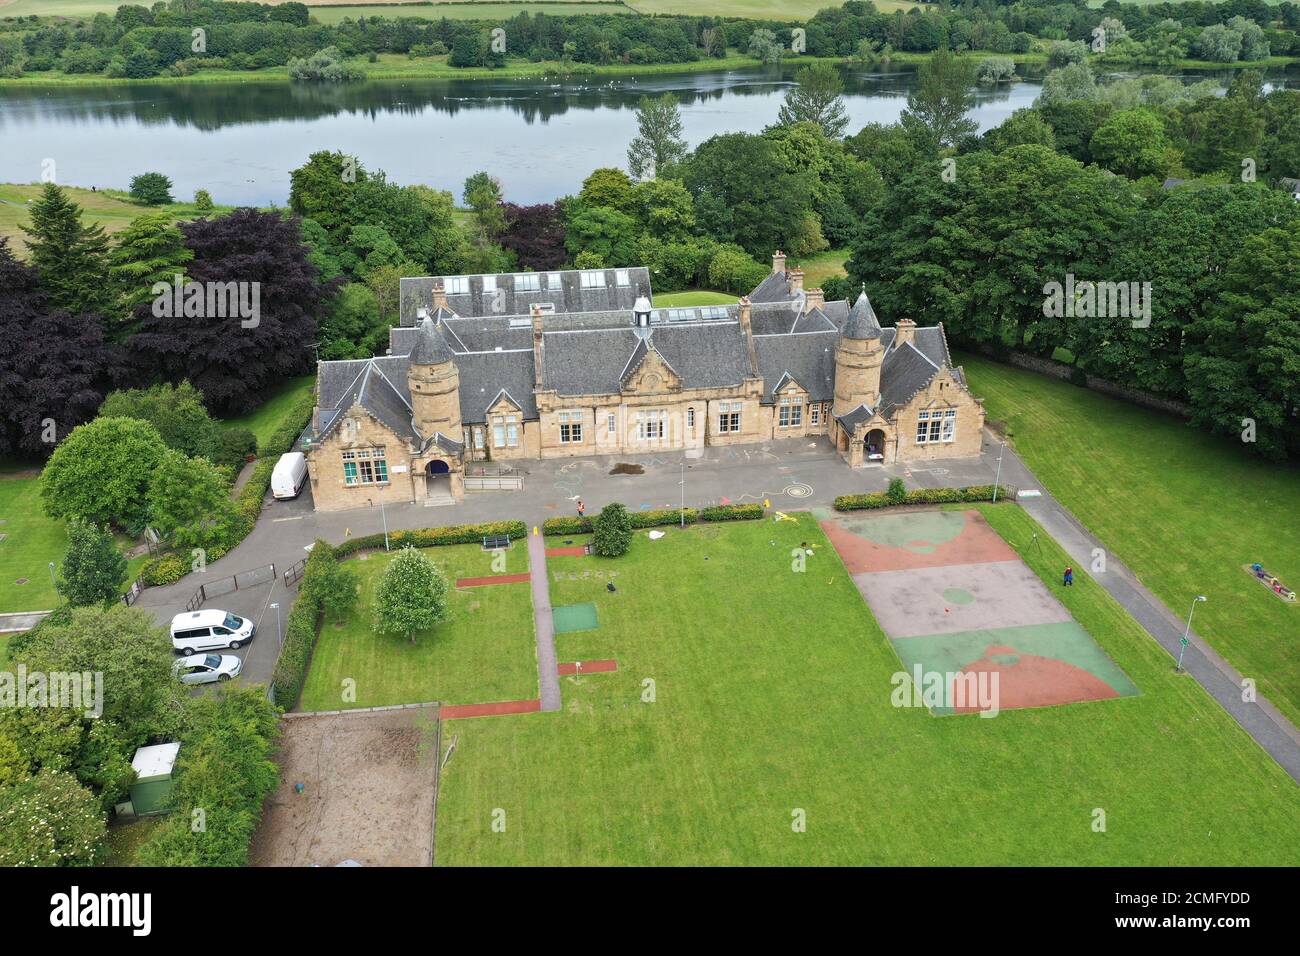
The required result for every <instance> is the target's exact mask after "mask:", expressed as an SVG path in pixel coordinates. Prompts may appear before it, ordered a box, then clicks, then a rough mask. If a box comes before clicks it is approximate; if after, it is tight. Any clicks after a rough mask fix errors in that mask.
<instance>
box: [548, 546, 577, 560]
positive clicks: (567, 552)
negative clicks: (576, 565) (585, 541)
mask: <svg viewBox="0 0 1300 956" xmlns="http://www.w3.org/2000/svg"><path fill="white" fill-rule="evenodd" d="M586 554H587V549H586V548H584V547H582V546H581V545H579V546H578V547H576V548H547V549H546V556H547V557H548V558H581V557H584V556H585V555H586Z"/></svg>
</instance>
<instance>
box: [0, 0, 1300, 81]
mask: <svg viewBox="0 0 1300 956" xmlns="http://www.w3.org/2000/svg"><path fill="white" fill-rule="evenodd" d="M1106 20H1122V21H1123V22H1124V23H1126V24H1127V25H1128V28H1127V32H1126V34H1125V35H1123V36H1119V35H1114V33H1113V31H1112V30H1105V31H1104V32H1105V36H1106V39H1107V40H1108V41H1110V50H1109V55H1110V57H1111V59H1112V61H1113V62H1150V63H1163V62H1166V61H1167V60H1168V58H1169V57H1171V56H1173V57H1175V58H1182V57H1186V56H1194V57H1198V58H1201V59H1208V60H1213V61H1218V62H1235V61H1237V60H1239V59H1240V60H1253V59H1259V58H1262V57H1267V56H1268V55H1270V53H1271V54H1272V55H1294V54H1300V33H1298V32H1297V31H1300V6H1298V5H1297V4H1295V3H1293V2H1290V0H1287V2H1284V3H1281V4H1279V5H1277V6H1271V5H1269V4H1267V3H1265V2H1263V0H1228V2H1223V3H1203V2H1192V3H1180V4H1169V3H1161V4H1153V5H1149V6H1138V5H1134V4H1119V3H1116V2H1115V0H1109V2H1107V3H1106V5H1105V6H1104V7H1102V8H1101V9H1093V8H1090V7H1089V6H1088V4H1087V2H1086V0H1072V2H1051V0H1017V2H1015V3H1008V4H989V3H985V2H977V0H964V2H962V3H960V4H953V5H950V6H942V7H929V8H920V7H917V8H913V9H911V10H908V11H905V12H904V11H895V12H892V13H883V12H881V11H879V10H878V9H877V8H876V7H875V5H874V4H872V3H870V2H869V0H848V2H846V3H844V4H843V5H842V6H839V7H830V8H827V9H824V10H821V11H819V12H818V13H817V14H816V15H815V16H813V17H812V18H810V19H809V20H807V21H804V22H802V23H798V22H785V21H777V20H765V19H760V18H728V17H716V16H676V15H673V16H653V17H651V16H641V15H632V14H597V15H561V16H555V15H551V14H546V13H538V14H531V13H529V12H526V11H525V12H522V13H519V14H517V15H515V16H512V17H509V18H506V19H501V20H448V19H446V18H441V19H438V18H433V17H430V18H427V19H426V18H422V17H393V18H386V17H384V16H383V15H382V13H381V14H378V15H375V16H362V17H357V18H355V19H351V18H349V19H345V20H343V21H342V22H340V23H338V24H334V25H326V24H322V23H319V22H316V21H314V20H312V19H311V16H310V10H309V8H308V7H306V6H304V5H303V4H301V3H297V2H291V3H284V4H280V5H276V6H271V5H267V4H257V3H244V2H226V0H171V2H169V3H168V2H160V3H155V4H154V5H153V6H151V7H145V6H140V5H134V4H131V5H124V6H121V7H119V8H118V9H117V11H116V12H115V13H114V14H113V15H112V16H109V15H107V14H102V13H101V14H96V15H95V16H94V17H91V18H89V19H68V20H59V21H51V20H43V19H40V18H37V17H35V16H29V17H18V18H6V19H4V20H0V78H3V77H17V76H22V75H24V74H25V73H43V72H49V71H55V70H57V71H61V72H63V73H65V74H101V75H106V76H110V77H124V78H143V77H150V76H158V75H171V76H185V75H189V74H191V73H193V72H194V71H196V70H200V69H231V70H253V69H265V68H269V67H278V66H286V65H288V66H291V67H292V70H291V73H292V75H294V76H296V77H298V78H301V79H318V80H345V79H351V78H359V77H361V76H362V75H363V73H362V72H361V71H360V70H358V69H356V68H355V67H350V66H348V65H347V64H346V63H345V62H344V61H346V60H347V59H348V58H352V57H358V56H365V57H367V58H370V59H372V60H373V59H375V58H377V57H378V55H379V54H402V55H406V56H409V57H412V58H421V57H442V56H445V57H447V63H448V64H449V65H451V66H453V67H476V68H498V67H503V66H505V64H506V63H507V61H508V59H516V60H527V61H532V62H542V61H548V62H559V63H562V64H564V65H565V67H566V68H567V69H570V70H574V71H581V70H583V69H590V68H594V67H596V66H601V65H607V64H612V63H624V64H656V63H694V62H707V60H709V59H716V58H720V57H725V56H727V55H728V53H729V51H735V52H738V53H741V54H749V55H753V56H756V57H758V58H759V59H762V60H765V61H774V60H779V59H781V58H782V57H787V56H796V55H801V54H807V55H810V56H821V57H856V58H862V57H864V56H872V55H878V54H881V53H884V54H885V55H888V53H889V51H893V50H899V51H906V52H916V53H928V52H933V51H935V50H939V49H943V48H947V49H951V50H954V51H959V52H960V51H966V50H979V51H987V52H994V53H1003V54H1013V53H1028V52H1030V51H1031V50H1033V49H1035V48H1036V47H1038V46H1041V45H1042V41H1086V42H1088V43H1095V42H1096V39H1097V30H1098V28H1099V27H1100V26H1101V25H1102V24H1103V21H1106ZM1233 23H1236V24H1237V25H1236V26H1233V25H1232V24H1233ZM1247 24H1249V26H1247ZM498 28H499V29H500V30H501V31H503V33H502V34H501V39H502V40H504V46H503V45H502V44H501V43H500V42H494V39H493V35H492V31H493V30H494V29H498ZM796 29H797V30H798V31H799V35H798V36H797V37H796V34H795V30H796ZM1244 32H1248V33H1249V34H1250V36H1251V38H1252V41H1253V42H1250V43H1245V44H1243V41H1242V34H1243V33H1244ZM1098 52H1102V51H1100V50H1099V51H1098Z"/></svg>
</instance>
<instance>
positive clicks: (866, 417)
mask: <svg viewBox="0 0 1300 956" xmlns="http://www.w3.org/2000/svg"><path fill="white" fill-rule="evenodd" d="M875 414H876V413H875V412H873V411H872V410H871V409H870V408H868V407H867V405H866V403H865V402H864V403H863V404H861V405H859V406H858V407H857V408H855V409H852V410H851V411H848V412H845V413H844V414H843V415H837V416H836V417H835V420H836V421H838V422H839V423H840V424H841V425H842V426H843V427H844V430H845V431H847V432H849V433H850V434H851V433H852V432H853V430H854V429H856V428H857V427H858V425H860V424H862V423H863V422H868V421H871V419H872V418H873V417H874V416H875Z"/></svg>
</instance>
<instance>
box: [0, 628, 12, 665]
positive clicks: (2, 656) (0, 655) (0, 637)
mask: <svg viewBox="0 0 1300 956" xmlns="http://www.w3.org/2000/svg"><path fill="white" fill-rule="evenodd" d="M11 637H13V635H12V634H0V667H4V666H5V665H7V664H8V663H9V638H11Z"/></svg>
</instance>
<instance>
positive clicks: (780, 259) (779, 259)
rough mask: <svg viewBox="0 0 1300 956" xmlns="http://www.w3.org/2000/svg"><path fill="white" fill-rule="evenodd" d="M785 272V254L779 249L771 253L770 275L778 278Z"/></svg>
mask: <svg viewBox="0 0 1300 956" xmlns="http://www.w3.org/2000/svg"><path fill="white" fill-rule="evenodd" d="M784 271H785V253H784V252H782V251H781V250H780V249H778V250H776V252H774V253H772V275H774V276H779V275H780V274H781V273H782V272H784Z"/></svg>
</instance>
